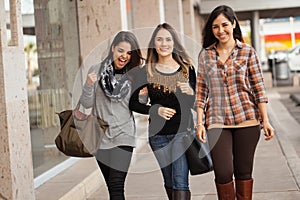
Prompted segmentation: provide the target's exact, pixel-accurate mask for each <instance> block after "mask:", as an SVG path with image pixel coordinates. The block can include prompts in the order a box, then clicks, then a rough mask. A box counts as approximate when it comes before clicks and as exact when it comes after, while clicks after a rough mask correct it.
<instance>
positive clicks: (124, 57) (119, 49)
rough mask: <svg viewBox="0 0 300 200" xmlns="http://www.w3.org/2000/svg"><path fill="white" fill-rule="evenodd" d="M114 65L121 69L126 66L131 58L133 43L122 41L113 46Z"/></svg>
mask: <svg viewBox="0 0 300 200" xmlns="http://www.w3.org/2000/svg"><path fill="white" fill-rule="evenodd" d="M112 52H113V59H114V66H115V69H116V70H120V69H122V68H123V67H125V66H126V64H127V63H128V62H129V61H130V59H131V53H132V52H131V45H130V44H129V43H128V42H120V43H119V44H117V45H116V46H113V47H112Z"/></svg>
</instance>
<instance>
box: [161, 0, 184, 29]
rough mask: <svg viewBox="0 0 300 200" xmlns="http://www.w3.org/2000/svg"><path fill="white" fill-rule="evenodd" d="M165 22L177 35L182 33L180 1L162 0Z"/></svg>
mask: <svg viewBox="0 0 300 200" xmlns="http://www.w3.org/2000/svg"><path fill="white" fill-rule="evenodd" d="M164 10H165V20H166V22H167V23H169V24H170V25H172V26H173V27H174V28H175V29H176V30H177V31H178V32H179V33H184V25H183V10H182V0H164Z"/></svg>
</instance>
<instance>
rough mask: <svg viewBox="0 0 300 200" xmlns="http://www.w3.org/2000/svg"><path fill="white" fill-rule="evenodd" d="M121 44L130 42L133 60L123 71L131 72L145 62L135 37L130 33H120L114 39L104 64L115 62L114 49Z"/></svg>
mask: <svg viewBox="0 0 300 200" xmlns="http://www.w3.org/2000/svg"><path fill="white" fill-rule="evenodd" d="M120 42H128V43H129V44H130V45H131V59H130V61H129V62H128V63H127V64H126V66H125V67H124V68H123V69H122V70H124V71H129V70H130V69H132V68H134V67H137V66H140V65H141V64H142V62H143V56H142V53H141V50H140V46H139V44H138V40H137V38H136V37H135V35H134V34H133V33H131V32H129V31H120V32H119V33H118V34H117V35H116V36H115V37H114V39H113V41H112V43H111V45H110V48H109V53H108V55H107V57H106V58H105V59H104V60H103V61H102V63H106V61H107V60H111V61H112V62H113V52H112V47H113V46H117V45H118V44H119V43H120ZM112 64H113V63H112Z"/></svg>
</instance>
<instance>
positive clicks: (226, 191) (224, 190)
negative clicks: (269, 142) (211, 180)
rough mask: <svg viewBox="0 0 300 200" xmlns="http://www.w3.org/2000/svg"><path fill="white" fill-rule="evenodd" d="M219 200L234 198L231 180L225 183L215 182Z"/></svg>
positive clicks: (231, 199) (232, 199) (233, 199)
mask: <svg viewBox="0 0 300 200" xmlns="http://www.w3.org/2000/svg"><path fill="white" fill-rule="evenodd" d="M216 188H217V192H218V199H219V200H235V194H234V184H233V181H231V182H229V183H225V184H219V183H216Z"/></svg>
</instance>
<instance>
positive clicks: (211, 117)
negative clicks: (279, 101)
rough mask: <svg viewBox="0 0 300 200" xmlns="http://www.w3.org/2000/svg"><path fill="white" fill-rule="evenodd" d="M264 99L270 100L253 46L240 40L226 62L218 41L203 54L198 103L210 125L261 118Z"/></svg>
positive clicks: (198, 79) (197, 92) (198, 85)
mask: <svg viewBox="0 0 300 200" xmlns="http://www.w3.org/2000/svg"><path fill="white" fill-rule="evenodd" d="M260 102H268V98H267V97H266V91H265V87H264V82H263V77H262V71H261V66H260V62H259V59H258V56H257V54H256V52H255V50H254V49H253V48H252V47H251V46H249V45H247V44H244V43H241V42H240V41H238V40H237V42H236V46H235V48H234V49H233V50H232V52H231V54H230V56H229V57H228V59H227V60H226V62H225V63H222V62H221V61H220V58H219V55H218V53H217V51H216V45H215V44H214V45H212V46H210V47H208V48H206V49H204V50H203V51H202V52H201V53H200V54H199V58H198V73H197V87H196V106H199V107H201V108H203V109H204V110H205V111H206V119H205V124H206V126H210V125H214V124H220V125H228V126H232V125H238V124H240V123H242V122H244V121H246V120H250V119H258V120H260V114H259V110H258V106H257V104H258V103H260Z"/></svg>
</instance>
